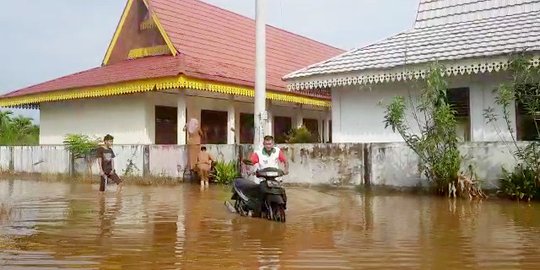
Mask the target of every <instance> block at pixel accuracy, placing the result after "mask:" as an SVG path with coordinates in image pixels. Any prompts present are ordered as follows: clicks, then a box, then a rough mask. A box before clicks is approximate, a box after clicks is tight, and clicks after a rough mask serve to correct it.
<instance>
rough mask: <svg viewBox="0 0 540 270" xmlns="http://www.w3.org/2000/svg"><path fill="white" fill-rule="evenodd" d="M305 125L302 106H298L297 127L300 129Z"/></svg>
mask: <svg viewBox="0 0 540 270" xmlns="http://www.w3.org/2000/svg"><path fill="white" fill-rule="evenodd" d="M303 124H304V114H303V109H302V105H298V108H297V112H296V127H297V128H299V127H301V126H302V125H303Z"/></svg>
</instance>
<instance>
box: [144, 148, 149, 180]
mask: <svg viewBox="0 0 540 270" xmlns="http://www.w3.org/2000/svg"><path fill="white" fill-rule="evenodd" d="M148 176H150V146H149V145H144V146H143V177H148Z"/></svg>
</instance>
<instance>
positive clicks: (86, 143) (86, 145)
mask: <svg viewBox="0 0 540 270" xmlns="http://www.w3.org/2000/svg"><path fill="white" fill-rule="evenodd" d="M64 145H65V146H66V147H67V149H68V150H69V151H70V152H71V154H72V155H73V157H74V158H89V157H90V156H93V155H94V152H95V150H96V149H97V148H98V147H99V139H91V138H90V137H88V136H87V135H82V134H67V135H66V136H65V137H64Z"/></svg>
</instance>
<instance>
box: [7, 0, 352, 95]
mask: <svg viewBox="0 0 540 270" xmlns="http://www.w3.org/2000/svg"><path fill="white" fill-rule="evenodd" d="M149 5H150V10H152V11H153V12H154V13H155V14H156V15H157V17H158V20H159V22H160V23H161V25H162V26H163V28H164V30H165V32H166V33H167V35H168V37H169V38H170V40H171V42H172V43H173V45H174V46H175V48H176V50H177V51H178V52H179V54H178V55H177V56H176V57H173V56H154V57H147V58H143V59H136V60H126V61H123V62H120V63H116V64H111V65H107V66H103V67H98V68H94V69H90V70H87V71H83V72H79V73H75V74H72V75H69V76H65V77H61V78H58V79H55V80H52V81H48V82H45V83H41V84H38V85H34V86H31V87H28V88H24V89H21V90H18V91H15V92H11V93H9V94H7V95H4V96H2V97H14V96H21V95H27V94H34V93H40V92H48V91H55V90H63V89H70V88H81V87H87V86H97V85H105V84H111V83H116V82H123V81H130V80H137V79H148V78H157V77H167V76H176V75H179V74H185V75H187V76H191V77H195V78H201V79H208V80H213V81H217V82H224V83H233V84H239V85H246V86H253V85H254V81H255V80H254V78H255V21H254V20H252V19H250V18H247V17H244V16H241V15H238V14H236V13H233V12H230V11H227V10H224V9H221V8H218V7H215V6H212V5H210V4H207V3H204V2H201V1H199V0H151V1H149ZM266 35H267V41H266V46H267V52H266V58H267V59H266V64H267V69H266V72H267V88H268V89H272V90H278V91H286V88H285V86H286V84H285V82H284V81H282V80H281V78H282V77H283V76H284V75H286V74H288V73H290V72H292V71H295V70H298V69H300V68H303V67H305V66H308V65H311V64H314V63H317V62H320V61H323V60H325V59H328V58H331V57H333V56H336V55H338V54H340V53H342V52H343V51H342V50H340V49H337V48H334V47H331V46H328V45H325V44H322V43H320V42H317V41H314V40H311V39H308V38H305V37H302V36H299V35H296V34H293V33H290V32H287V31H284V30H281V29H278V28H275V27H272V26H267V28H266Z"/></svg>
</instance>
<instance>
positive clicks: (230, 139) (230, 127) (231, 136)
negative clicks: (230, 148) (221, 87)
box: [227, 97, 236, 144]
mask: <svg viewBox="0 0 540 270" xmlns="http://www.w3.org/2000/svg"><path fill="white" fill-rule="evenodd" d="M235 129H236V109H235V107H234V99H233V98H232V97H231V98H230V99H229V106H228V109H227V144H235V143H236V142H235V134H236V130H235Z"/></svg>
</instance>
